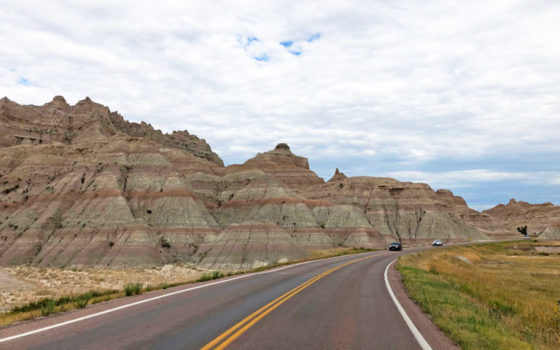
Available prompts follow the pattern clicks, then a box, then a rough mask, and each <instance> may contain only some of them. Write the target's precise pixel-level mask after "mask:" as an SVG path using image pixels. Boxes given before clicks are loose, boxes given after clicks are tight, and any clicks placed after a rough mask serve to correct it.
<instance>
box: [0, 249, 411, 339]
mask: <svg viewBox="0 0 560 350" xmlns="http://www.w3.org/2000/svg"><path fill="white" fill-rule="evenodd" d="M411 251H414V250H408V252H411ZM406 252H407V251H405V252H404V253H406ZM401 254H403V253H396V252H374V253H366V254H360V255H352V256H344V257H338V258H332V259H326V260H318V261H313V262H308V263H303V264H298V265H292V266H288V267H283V268H278V269H275V270H268V271H265V272H262V273H257V274H251V275H240V276H236V277H232V278H229V279H225V280H219V281H213V282H207V283H197V284H191V285H186V286H182V287H176V288H172V289H167V290H162V291H156V292H151V293H146V294H143V295H141V296H137V297H133V298H125V299H120V300H114V301H111V302H107V303H103V304H96V305H93V306H91V307H88V308H86V309H85V310H79V311H76V312H71V313H66V314H62V315H57V316H54V317H49V318H46V319H42V320H37V321H33V322H26V323H23V324H20V325H16V326H12V327H9V328H4V329H2V330H0V348H2V349H3V348H6V349H53V350H54V349H56V350H60V349H200V348H205V349H215V348H216V349H220V348H225V347H227V348H228V349H420V346H419V344H418V342H417V340H416V339H415V337H414V336H413V334H412V333H411V331H410V330H409V328H408V326H407V325H406V323H405V321H404V319H403V317H402V316H401V315H400V314H399V312H398V311H397V308H396V306H395V303H394V302H393V301H392V299H391V297H390V295H389V293H388V290H387V287H386V285H385V281H384V272H385V269H386V267H387V265H388V264H389V263H390V262H391V261H393V260H394V259H395V258H396V257H397V256H399V255H401ZM170 293H172V294H171V295H169V294H170ZM173 293H174V294H173ZM133 302H135V303H136V304H134V305H130V304H131V303H133ZM115 308H119V309H117V310H115ZM100 313H101V314H100ZM76 319H80V320H79V321H77V322H76V321H75V320H76ZM61 324H62V325H61ZM45 327H52V328H50V329H46V330H42V329H44V328H45Z"/></svg>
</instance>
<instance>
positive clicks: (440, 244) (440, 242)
mask: <svg viewBox="0 0 560 350" xmlns="http://www.w3.org/2000/svg"><path fill="white" fill-rule="evenodd" d="M432 245H433V246H434V247H443V242H442V241H441V239H436V240H435V241H433V242H432Z"/></svg>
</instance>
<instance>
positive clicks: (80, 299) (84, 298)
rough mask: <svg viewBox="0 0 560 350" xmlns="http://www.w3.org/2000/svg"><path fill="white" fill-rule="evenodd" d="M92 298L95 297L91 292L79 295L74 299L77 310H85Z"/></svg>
mask: <svg viewBox="0 0 560 350" xmlns="http://www.w3.org/2000/svg"><path fill="white" fill-rule="evenodd" d="M92 297H93V293H91V292H87V293H84V294H80V295H78V296H77V297H75V298H74V304H75V305H76V307H77V308H79V309H83V308H84V307H86V306H87V304H88V302H89V300H90V299H91V298H92Z"/></svg>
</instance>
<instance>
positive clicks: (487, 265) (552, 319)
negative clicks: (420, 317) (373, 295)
mask: <svg viewBox="0 0 560 350" xmlns="http://www.w3.org/2000/svg"><path fill="white" fill-rule="evenodd" d="M397 269H398V270H399V271H400V273H401V275H402V277H403V282H404V284H405V286H406V288H407V290H408V292H409V294H410V296H411V297H412V299H414V300H415V301H416V302H417V303H418V304H419V305H420V306H421V307H422V308H423V309H424V311H426V312H427V313H428V314H429V315H430V316H431V317H432V318H433V320H434V322H435V323H436V324H437V325H438V326H439V327H440V328H441V329H442V330H443V331H444V332H445V333H446V334H447V335H448V336H449V337H450V338H451V339H452V340H453V341H454V342H456V343H457V344H459V345H460V346H461V347H462V348H463V349H535V348H536V349H559V348H560V309H559V308H560V242H534V241H516V242H500V243H489V244H482V245H469V246H454V247H447V248H443V249H439V248H438V249H432V250H429V251H425V252H421V253H416V254H411V255H407V256H404V257H402V258H400V259H399V263H398V265H397Z"/></svg>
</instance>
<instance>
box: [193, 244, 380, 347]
mask: <svg viewBox="0 0 560 350" xmlns="http://www.w3.org/2000/svg"><path fill="white" fill-rule="evenodd" d="M380 255H385V254H379V255H373V256H368V257H365V258H361V259H356V260H352V261H349V262H347V263H344V264H342V265H339V266H335V267H333V268H331V269H329V270H327V271H325V272H323V273H321V274H319V275H317V276H315V277H313V278H311V279H309V280H308V281H306V282H304V283H302V284H300V285H299V286H297V287H296V288H294V289H292V290H290V291H289V292H286V293H284V294H282V295H281V296H279V297H278V298H276V299H274V300H273V301H271V302H269V303H268V304H266V305H265V306H263V307H261V308H260V309H258V310H257V311H255V312H253V313H252V314H250V315H249V316H247V317H245V318H244V319H243V320H241V321H240V322H238V323H237V324H235V325H234V326H233V327H231V328H230V329H228V330H227V331H225V332H224V333H222V334H220V335H219V336H218V337H216V338H215V339H214V340H212V341H211V342H210V343H208V344H206V345H205V346H204V347H202V348H201V350H209V349H212V348H213V347H214V346H215V349H216V350H218V349H224V348H225V347H226V346H228V345H229V344H231V342H233V341H234V340H235V339H237V338H238V337H239V336H241V335H242V334H243V333H245V332H246V331H247V330H248V329H249V328H251V327H252V326H253V325H254V324H255V323H257V322H258V321H260V320H261V319H262V318H263V317H265V316H266V315H268V314H269V313H270V312H272V310H274V309H276V308H277V307H279V306H280V305H282V304H283V303H284V302H285V301H287V300H288V299H290V298H292V297H293V296H294V295H296V294H298V293H299V292H301V291H302V290H304V289H305V288H307V287H309V286H310V285H311V284H313V283H315V282H316V281H318V280H320V279H321V278H323V277H325V276H327V275H328V274H330V273H332V272H334V271H336V270H338V269H341V268H343V267H345V266H348V265H350V264H354V263H357V262H359V261H363V260H366V259H370V258H373V257H377V256H380ZM234 332H235V333H234ZM232 333H234V334H232ZM231 334H232V335H231ZM230 335H231V336H230ZM228 336H229V338H227V339H225V338H226V337H228ZM224 339H225V340H224ZM222 340H223V342H222ZM220 342H222V343H221V344H219V343H220ZM218 344H219V345H218Z"/></svg>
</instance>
